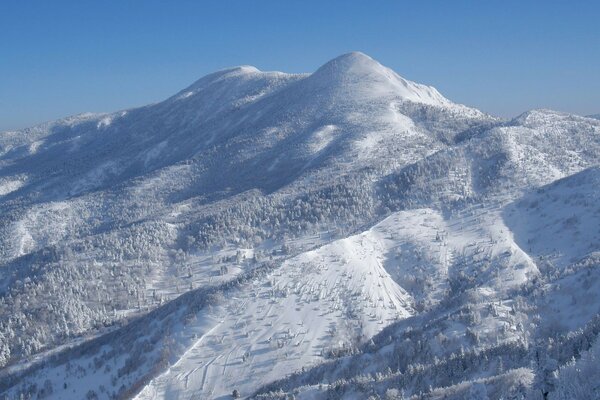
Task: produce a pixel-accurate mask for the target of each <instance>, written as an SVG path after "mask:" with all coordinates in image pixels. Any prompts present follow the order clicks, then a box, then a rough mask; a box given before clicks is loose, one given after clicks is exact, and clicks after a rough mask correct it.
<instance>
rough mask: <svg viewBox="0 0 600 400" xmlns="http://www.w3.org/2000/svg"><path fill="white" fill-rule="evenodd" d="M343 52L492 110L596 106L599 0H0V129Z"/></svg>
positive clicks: (309, 65)
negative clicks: (215, 76) (220, 74)
mask: <svg viewBox="0 0 600 400" xmlns="http://www.w3.org/2000/svg"><path fill="white" fill-rule="evenodd" d="M352 50H360V51H363V52H365V53H367V54H369V55H371V56H372V57H374V58H375V59H377V60H379V61H380V62H381V63H382V64H384V65H386V66H389V67H391V68H392V69H394V70H395V71H396V72H398V73H399V74H400V75H402V76H404V77H405V78H408V79H411V80H414V81H417V82H421V83H426V84H430V85H433V86H435V87H436V88H438V90H440V92H442V94H444V95H445V96H446V97H448V98H450V99H451V100H454V101H457V102H460V103H464V104H467V105H471V106H475V107H478V108H480V109H482V110H484V111H487V112H490V113H492V114H496V115H501V116H505V117H509V116H515V115H517V114H519V113H521V112H523V111H525V110H528V109H531V108H541V107H544V108H552V109H557V110H562V111H568V112H574V113H579V114H590V113H599V112H600V1H573V2H568V1H552V0H547V1H511V0H509V1H456V0H453V1H411V2H408V1H406V2H405V1H351V0H346V1H322V0H321V1H309V0H305V1H283V0H279V1H267V0H264V1H259V0H256V1H251V0H246V1H228V0H220V1H175V0H174V1H151V0H146V1H142V0H138V1H129V0H119V1H116V0H115V1H110V0H103V1H88V0H77V1H76V0H73V1H60V0H53V1H35V0H30V1H19V0H1V1H0V130H6V129H14V128H20V127H26V126H30V125H33V124H35V123H38V122H42V121H46V120H51V119H55V118H59V117H63V116H67V115H71V114H76V113H80V112H85V111H97V112H99V111H115V110H118V109H122V108H129V107H134V106H139V105H144V104H147V103H151V102H156V101H160V100H162V99H164V98H166V97H168V96H170V95H171V94H173V93H175V92H177V91H178V90H180V89H182V88H184V87H186V86H187V85H189V84H191V83H192V82H193V81H195V80H196V79H198V78H200V77H201V76H203V75H205V74H207V73H210V72H212V71H214V70H217V69H221V68H225V67H229V66H234V65H240V64H251V65H255V66H256V67H258V68H259V69H262V70H281V71H286V72H311V71H314V70H315V69H316V68H318V67H319V66H320V65H321V64H323V63H325V62H326V61H328V60H329V59H331V58H334V57H336V56H338V55H340V54H342V53H346V52H349V51H352Z"/></svg>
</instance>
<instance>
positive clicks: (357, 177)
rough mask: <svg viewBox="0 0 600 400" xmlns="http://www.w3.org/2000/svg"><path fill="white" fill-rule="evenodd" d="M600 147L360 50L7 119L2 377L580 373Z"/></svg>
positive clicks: (288, 378) (345, 393) (114, 384)
mask: <svg viewBox="0 0 600 400" xmlns="http://www.w3.org/2000/svg"><path fill="white" fill-rule="evenodd" d="M599 164H600V121H597V120H595V119H593V118H586V117H579V116H575V115H570V114H564V113H559V112H554V111H550V110H532V111H529V112H526V113H524V114H522V115H520V116H518V117H516V118H514V119H513V120H510V121H504V120H501V119H499V118H495V117H492V116H489V115H486V114H484V113H482V112H480V111H478V110H476V109H473V108H469V107H466V106H463V105H459V104H455V103H452V102H451V101H450V100H448V99H446V98H445V97H443V96H442V95H441V94H440V93H439V92H438V91H437V90H436V89H434V88H432V87H429V86H426V85H421V84H417V83H414V82H411V81H408V80H406V79H404V78H402V77H400V76H399V75H398V74H396V73H395V72H393V71H391V70H390V69H388V68H386V67H384V66H382V65H381V64H379V63H378V62H376V61H375V60H373V59H372V58H370V57H368V56H366V55H364V54H362V53H350V54H346V55H343V56H340V57H338V58H336V59H334V60H332V61H330V62H328V63H326V64H325V65H323V66H322V67H321V68H319V69H318V70H317V71H315V72H314V73H312V74H285V73H281V72H262V71H259V70H258V69H256V68H254V67H250V66H241V67H236V68H231V69H227V70H223V71H218V72H216V73H214V74H210V75H208V76H206V77H204V78H202V79H200V80H198V81H197V82H195V83H194V84H192V85H191V86H190V87H188V88H186V89H184V90H182V91H181V92H179V93H177V94H175V95H174V96H173V97H171V98H169V99H167V100H165V101H163V102H160V103H157V104H152V105H149V106H146V107H141V108H138V109H131V110H127V111H120V112H115V113H110V114H82V115H78V116H74V117H69V118H65V119H63V120H59V121H55V122H49V123H46V124H42V125H40V126H36V127H33V128H29V129H25V130H22V131H18V132H5V133H2V134H0V296H1V300H2V301H1V302H0V366H4V367H3V369H0V398H3V397H6V398H8V399H12V398H18V397H19V394H23V395H24V396H25V397H26V398H28V397H27V396H29V397H32V398H56V399H66V398H77V399H79V398H86V397H88V398H96V397H95V396H97V397H98V398H112V397H120V398H132V397H136V398H139V399H160V398H168V399H178V398H179V399H189V398H200V399H213V398H216V399H219V398H220V399H226V398H230V397H231V394H232V391H233V390H234V389H235V390H238V391H239V393H240V394H241V396H242V397H244V398H245V397H250V396H253V395H254V394H255V393H258V395H260V396H262V398H269V399H270V398H274V399H281V398H284V397H282V396H292V395H293V396H295V397H296V398H297V399H298V398H302V399H327V398H331V397H334V396H338V397H342V398H348V399H362V398H368V396H370V395H374V394H377V395H378V396H379V397H380V398H391V399H394V398H401V397H399V396H400V393H401V392H402V391H404V394H405V395H406V396H405V397H407V396H410V395H417V396H418V394H419V393H427V396H430V397H429V398H432V399H437V398H440V399H441V398H444V396H446V397H448V398H453V399H460V398H486V397H485V396H488V397H489V398H501V397H503V398H510V396H513V397H515V398H519V397H518V395H523V396H525V397H527V396H530V395H532V393H538V394H539V393H540V391H541V390H542V389H544V390H548V391H549V393H550V397H551V398H573V396H574V393H580V394H581V393H587V392H585V390H587V389H588V388H587V387H586V386H585V381H584V380H582V379H579V378H578V379H579V380H576V379H574V378H573V376H574V375H576V374H577V371H579V370H582V371H586V372H585V373H586V374H589V376H590V377H591V378H589V379H588V380H587V381H589V382H593V381H598V378H599V377H598V375H597V368H595V367H594V362H595V360H596V359H597V354H598V348H597V347H598V346H597V344H596V345H594V344H593V343H595V340H596V339H595V338H596V336H597V332H598V331H600V328H598V329H597V327H600V323H598V322H597V320H596V319H595V317H596V316H597V315H598V312H599V311H600V301H599V300H598V296H597V293H598V290H600V273H599V272H598V271H599V269H598V265H599V263H600V208H599V206H598V204H599V203H600V199H599V196H600V191H599V187H600V172H599V169H598V168H599ZM596 343H597V341H596ZM536 349H538V350H537V351H536ZM557 349H559V350H560V351H558V350H557ZM541 353H548V354H550V355H549V356H548V357H549V358H548V359H543V357H541V356H540V354H541ZM552 357H553V358H552ZM573 358H574V359H573ZM453 363H454V364H453ZM551 377H554V378H552V379H554V380H552V379H550V378H551ZM548 380H551V381H552V382H550V383H548V382H546V381H548ZM570 380H571V381H577V382H579V381H581V382H583V383H581V382H580V384H579V387H578V388H577V389H574V387H573V385H570V384H569V381H570ZM552 385H554V386H552ZM394 396H395V397H394ZM552 396H554V397H552ZM560 396H562V397H560Z"/></svg>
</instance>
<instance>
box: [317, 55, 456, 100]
mask: <svg viewBox="0 0 600 400" xmlns="http://www.w3.org/2000/svg"><path fill="white" fill-rule="evenodd" d="M307 80H309V81H310V82H311V83H312V84H313V85H315V87H317V88H320V89H336V88H338V89H340V87H341V88H342V89H344V91H347V92H350V91H351V92H352V93H354V94H355V95H357V96H361V97H362V98H367V99H369V98H380V97H381V96H394V97H398V98H400V99H402V100H408V101H412V102H416V103H424V104H430V105H440V106H448V105H450V104H452V103H451V102H450V101H449V100H448V99H446V98H445V97H444V96H442V95H441V94H440V93H439V92H438V91H437V90H436V89H435V88H433V87H431V86H426V85H421V84H418V83H415V82H411V81H409V80H407V79H404V78H402V77H401V76H400V75H398V74H397V73H396V72H394V71H393V70H391V69H390V68H387V67H385V66H383V65H381V64H380V63H379V62H377V61H376V60H374V59H373V58H371V57H369V56H368V55H366V54H364V53H361V52H352V53H347V54H343V55H341V56H339V57H337V58H334V59H333V60H331V61H329V62H327V63H326V64H324V65H323V66H322V67H321V68H319V69H318V70H317V71H316V72H314V73H313V74H312V75H311V76H310V77H309V78H307Z"/></svg>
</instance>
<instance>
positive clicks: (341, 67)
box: [314, 51, 387, 78]
mask: <svg viewBox="0 0 600 400" xmlns="http://www.w3.org/2000/svg"><path fill="white" fill-rule="evenodd" d="M382 69H387V68H385V67H384V66H383V65H381V64H380V63H378V62H377V61H375V60H374V59H373V58H371V57H369V56H368V55H366V54H364V53H361V52H358V51H354V52H351V53H346V54H342V55H341V56H339V57H336V58H334V59H333V60H331V61H329V62H327V63H325V64H324V65H323V66H322V67H321V68H319V69H318V70H317V71H316V72H315V73H314V75H327V76H329V77H330V78H335V77H342V76H347V75H367V74H369V73H373V72H375V73H376V72H381V70H382Z"/></svg>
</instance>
